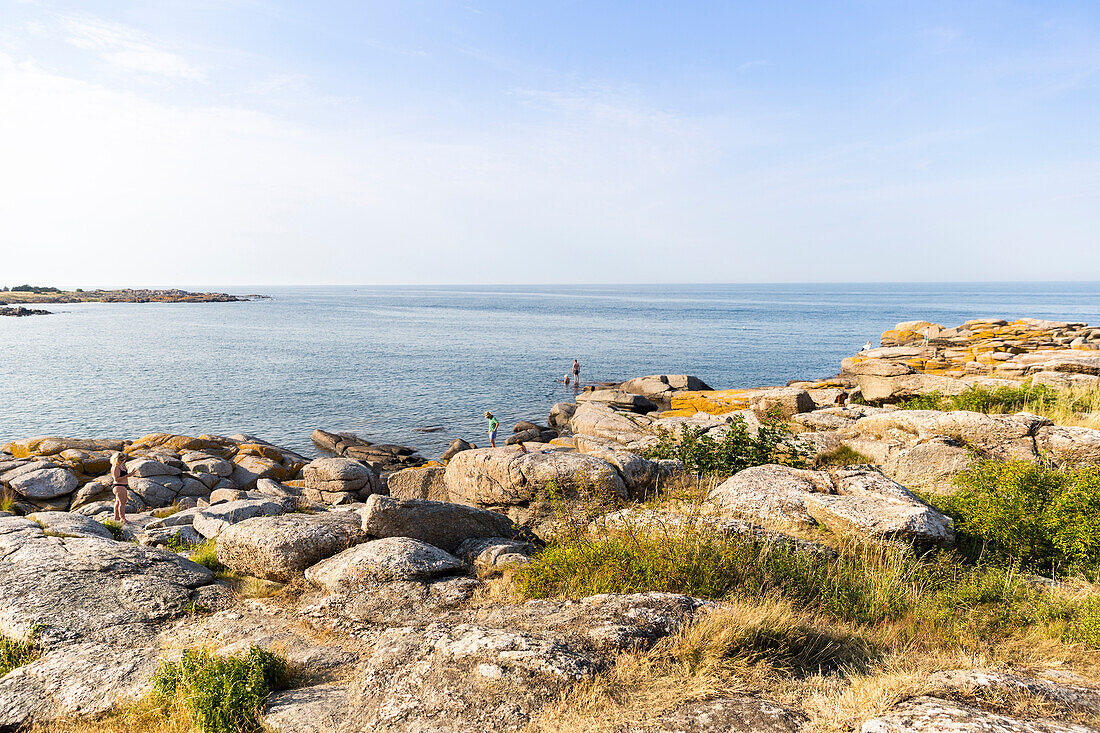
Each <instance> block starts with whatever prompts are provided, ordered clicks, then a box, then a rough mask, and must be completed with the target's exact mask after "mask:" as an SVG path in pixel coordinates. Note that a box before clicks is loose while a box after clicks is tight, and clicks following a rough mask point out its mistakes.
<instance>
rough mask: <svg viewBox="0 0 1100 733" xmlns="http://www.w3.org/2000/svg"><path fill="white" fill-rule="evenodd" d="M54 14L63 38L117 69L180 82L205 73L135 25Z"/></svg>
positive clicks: (193, 78)
mask: <svg viewBox="0 0 1100 733" xmlns="http://www.w3.org/2000/svg"><path fill="white" fill-rule="evenodd" d="M53 15H54V17H55V18H56V20H57V22H58V25H59V33H60V35H61V36H62V40H64V41H65V42H66V43H68V44H69V45H71V46H74V47H76V48H79V49H82V50H85V51H91V52H93V53H95V54H96V55H98V56H99V58H100V59H101V60H103V61H104V62H105V63H107V64H110V65H111V66H114V67H115V68H118V69H121V70H123V71H127V72H131V73H138V74H148V75H152V76H161V77H166V78H169V79H175V80H179V81H197V80H200V79H202V78H204V76H205V75H204V73H203V71H202V69H200V68H199V67H197V66H195V65H194V64H191V63H190V62H188V61H187V60H186V59H185V58H184V57H183V56H181V55H179V54H177V53H174V52H172V51H170V50H168V49H166V48H164V47H162V46H160V45H158V44H156V43H155V42H153V41H152V40H151V39H150V38H149V37H148V36H146V35H145V34H144V33H142V32H141V31H139V30H137V29H136V28H131V27H130V26H127V25H122V24H121V23H110V22H107V21H103V20H99V19H97V18H91V17H88V16H80V15H67V14H63V13H53Z"/></svg>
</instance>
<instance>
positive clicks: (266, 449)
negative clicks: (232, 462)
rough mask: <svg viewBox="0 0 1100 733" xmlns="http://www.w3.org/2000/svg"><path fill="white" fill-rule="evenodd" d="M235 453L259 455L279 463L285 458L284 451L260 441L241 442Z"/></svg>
mask: <svg viewBox="0 0 1100 733" xmlns="http://www.w3.org/2000/svg"><path fill="white" fill-rule="evenodd" d="M237 455H245V456H260V457H261V458H269V459H271V460H273V461H278V462H279V463H282V462H283V461H284V460H285V458H286V453H285V452H284V451H282V450H281V449H279V448H276V447H275V446H273V445H263V444H261V443H242V444H241V445H239V446H237Z"/></svg>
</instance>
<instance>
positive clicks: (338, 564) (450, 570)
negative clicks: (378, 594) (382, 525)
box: [305, 537, 468, 592]
mask: <svg viewBox="0 0 1100 733" xmlns="http://www.w3.org/2000/svg"><path fill="white" fill-rule="evenodd" d="M467 569H468V566H467V565H466V564H465V563H463V562H462V561H461V560H459V559H458V558H457V557H455V556H454V555H452V554H450V553H449V552H445V551H444V550H441V549H439V548H438V547H434V546H433V545H429V544H428V543H426V542H421V541H420V540H414V539H410V538H408V537H385V538H383V539H379V540H369V541H367V542H363V543H361V544H358V545H356V546H354V547H350V548H348V549H347V550H344V551H343V552H340V553H338V554H336V555H333V556H332V557H329V558H326V559H325V560H322V561H321V562H319V563H317V564H316V565H313V566H311V567H309V568H307V569H306V572H305V576H306V580H308V581H309V582H311V583H313V584H314V585H317V586H320V587H322V588H324V589H325V590H327V591H329V592H335V591H338V590H345V589H349V588H354V587H355V586H361V585H363V584H365V583H369V582H388V581H393V580H429V579H431V578H437V577H439V576H441V575H452V574H454V573H461V572H465V571H466V570H467Z"/></svg>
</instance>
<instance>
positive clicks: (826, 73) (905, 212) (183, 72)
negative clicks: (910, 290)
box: [0, 0, 1100, 288]
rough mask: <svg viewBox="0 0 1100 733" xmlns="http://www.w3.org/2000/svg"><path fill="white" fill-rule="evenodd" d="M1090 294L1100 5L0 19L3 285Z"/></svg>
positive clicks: (224, 12) (1096, 228)
mask: <svg viewBox="0 0 1100 733" xmlns="http://www.w3.org/2000/svg"><path fill="white" fill-rule="evenodd" d="M986 280H1100V3H1097V2H1095V0H1082V1H1079V2H1059V1H1058V0H1049V1H1045V2H1005V1H992V0H990V1H981V0H979V1H974V2H970V1H966V0H952V1H950V2H938V1H937V0H922V1H921V2H917V3H914V2H911V0H904V1H901V0H899V1H897V2H891V1H889V0H868V1H866V2H860V1H859V0H849V1H845V2H821V1H820V0H809V1H805V2H795V1H791V2H779V3H762V2H758V1H756V0H752V1H749V2H693V1H692V0H677V1H676V2H650V1H646V0H642V1H634V2H601V1H600V0H584V1H583V2H582V1H578V2H573V1H570V0H560V1H555V2H530V1H526V0H501V1H500V2H475V1H473V0H465V1H458V2H448V1H446V0H438V1H429V2H421V1H418V0H402V1H401V2H393V0H387V1H386V2H375V1H374V0H356V1H353V2H325V1H323V0H318V1H316V2H275V1H268V0H220V1H219V0H168V1H164V2H68V3H52V2H46V1H43V2H38V1H37V0H30V1H27V2H19V1H17V0H0V285H5V284H7V285H14V284H19V283H24V282H30V283H34V284H51V285H58V286H63V287H85V288H88V287H112V286H148V287H155V286H171V287H175V286H179V287H187V286H192V285H204V286H227V287H229V286H245V285H295V284H301V285H307V284H308V285H324V284H333V285H358V284H390V283H393V284H406V283H656V282H667V283H679V282H706V283H715V282H857V281H878V282H884V281H885V282H893V281H986Z"/></svg>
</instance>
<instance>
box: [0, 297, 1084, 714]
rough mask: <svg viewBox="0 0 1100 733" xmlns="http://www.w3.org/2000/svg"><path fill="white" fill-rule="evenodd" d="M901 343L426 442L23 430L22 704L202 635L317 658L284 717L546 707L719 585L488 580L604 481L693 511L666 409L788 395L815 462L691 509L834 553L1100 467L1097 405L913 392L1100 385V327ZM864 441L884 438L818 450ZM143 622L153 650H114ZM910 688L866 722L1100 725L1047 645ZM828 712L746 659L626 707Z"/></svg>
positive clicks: (81, 701) (782, 411)
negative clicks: (676, 497)
mask: <svg viewBox="0 0 1100 733" xmlns="http://www.w3.org/2000/svg"><path fill="white" fill-rule="evenodd" d="M126 292H149V291H126ZM169 292H178V291H169ZM5 295H6V294H5ZM83 295H87V296H93V297H92V298H88V299H96V298H95V297H94V296H95V294H94V293H87V294H83ZM183 295H192V294H183ZM200 297H201V296H200ZM147 299H150V300H151V299H153V297H152V296H148V297H147ZM180 299H184V298H183V297H182V296H181V297H180ZM226 299H234V298H232V296H226ZM59 302H72V301H59ZM881 343H882V345H881V346H880V347H878V348H874V349H869V350H867V351H863V352H860V353H859V354H856V355H854V356H852V357H850V358H848V359H845V360H844V362H843V364H842V365H841V371H840V373H839V374H838V375H836V376H835V377H832V378H829V379H825V380H808V381H796V382H792V383H790V384H788V385H783V386H774V387H745V388H737V389H722V390H714V389H711V388H710V387H709V386H708V385H707V384H706V383H704V382H703V381H702V380H701V379H699V378H698V377H695V376H690V375H651V376H643V377H638V378H634V379H630V380H628V381H626V382H623V383H621V384H615V385H601V388H598V389H589V390H586V391H583V392H582V393H580V394H579V395H578V397H577V399H576V402H574V403H561V404H557V405H555V406H554V407H553V408H552V409H551V410H550V412H549V414H548V415H547V416H546V417H545V419H542V418H541V417H538V418H535V419H532V420H524V421H520V422H518V423H517V424H515V426H514V430H513V434H512V436H511V437H509V438H508V439H507V440H506V441H504V442H505V445H503V446H501V447H499V448H484V447H482V448H478V447H475V446H474V445H472V444H471V443H469V442H466V441H463V440H456V441H455V442H454V443H452V445H451V446H450V448H449V450H448V451H447V452H446V453H445V454H443V455H442V456H439V457H438V458H435V459H433V460H428V459H425V458H424V457H423V456H421V455H420V454H419V453H418V452H417V451H416V450H415V449H414V448H411V447H408V446H398V445H392V444H373V443H371V442H369V441H366V440H363V439H361V438H358V437H357V436H354V435H347V434H338V433H331V432H327V431H325V430H320V429H319V430H317V431H316V432H315V433H314V434H313V440H314V442H315V443H316V444H317V445H318V447H319V448H320V449H321V450H322V451H323V452H324V453H325V454H326V457H322V458H318V459H314V460H309V459H307V458H306V457H303V456H301V455H299V454H297V453H295V452H293V451H289V450H286V449H283V448H280V447H278V446H275V445H271V444H270V443H268V442H265V441H264V440H262V439H261V438H258V437H256V436H251V435H232V436H213V435H200V436H181V435H171V434H152V435H146V436H143V437H139V438H125V439H124V438H110V439H102V438H95V439H77V438H61V437H36V438H28V439H24V440H17V441H14V442H11V443H8V444H5V445H3V446H0V487H2V489H3V491H4V493H5V495H6V497H7V502H6V504H5V511H3V512H0V633H2V634H3V635H4V636H7V637H10V638H23V637H29V636H33V637H34V638H35V640H36V641H35V643H36V644H37V646H38V648H39V652H40V653H39V655H38V656H37V658H36V659H34V660H33V661H31V662H29V663H27V664H25V665H22V666H20V667H17V668H16V669H15V670H13V671H12V672H10V673H8V674H7V675H5V676H4V677H2V678H0V730H17V729H19V728H20V727H22V726H27V725H31V724H35V723H44V722H48V721H56V720H63V719H70V718H72V717H73V716H76V717H85V718H86V717H89V716H95V715H98V714H102V713H104V712H105V711H108V710H110V709H112V708H113V707H114V706H117V705H119V704H120V703H122V702H123V701H125V700H130V699H134V698H136V697H139V696H140V695H142V694H144V693H145V692H146V691H147V690H148V689H149V687H150V680H151V678H152V675H153V673H154V671H155V669H156V666H157V660H158V659H160V658H164V657H165V656H166V655H167V656H171V655H172V654H174V653H178V651H177V652H173V651H172V650H179V649H182V648H186V647H189V646H195V645H202V646H205V647H209V648H212V649H214V650H216V651H217V652H218V653H226V654H228V653H234V651H240V650H242V649H245V650H246V649H247V648H248V647H249V646H250V645H258V646H261V647H263V648H276V649H279V650H283V652H284V653H285V654H286V656H287V658H288V660H289V662H290V664H291V666H292V668H294V669H296V670H298V673H299V677H298V681H297V683H296V684H294V685H293V686H292V687H291V688H289V689H286V690H282V691H278V692H275V693H274V694H272V695H271V697H270V698H269V699H268V700H267V703H266V705H265V707H264V709H263V711H262V721H263V723H264V725H266V726H268V727H269V728H270V729H271V730H274V731H286V732H296V733H297V732H305V731H321V730H340V731H368V730H370V731H414V730H415V731H427V730H433V731H456V732H457V731H472V730H482V729H485V728H491V729H495V730H514V731H519V730H525V729H527V728H528V727H529V726H532V725H535V724H536V723H538V721H539V720H541V718H540V716H541V715H543V714H544V713H545V712H546V711H547V710H548V709H550V708H552V706H553V705H555V704H556V702H557V701H559V700H561V699H562V696H563V695H568V694H573V693H576V692H577V691H578V690H580V689H581V688H582V687H583V686H585V685H591V684H594V683H595V682H596V681H597V680H600V679H603V675H606V674H608V673H609V670H612V669H613V668H615V665H616V664H617V662H618V660H620V659H624V658H626V656H627V655H644V654H645V653H647V650H654V649H658V648H662V647H661V645H662V644H667V643H668V642H667V640H668V639H670V638H671V637H673V636H675V635H677V634H681V633H684V632H685V630H688V629H690V628H692V626H693V624H698V623H704V622H705V621H706V619H708V618H710V617H711V616H712V615H713V614H715V613H720V612H721V609H722V608H723V604H722V603H721V602H719V601H714V600H705V599H701V598H695V597H692V596H689V595H681V594H676V593H658V592H640V593H608V594H601V595H594V596H589V597H584V598H579V599H571V600H565V599H562V600H531V601H526V602H517V601H515V600H508V599H502V598H501V597H498V596H497V595H494V592H493V588H495V587H496V586H495V585H494V582H496V581H495V580H494V579H499V578H501V577H505V576H506V574H507V573H509V572H511V571H512V570H513V569H515V568H517V567H520V566H523V565H524V564H526V563H530V562H531V561H532V560H531V559H532V558H533V557H537V556H538V554H539V553H540V552H541V551H542V550H543V548H544V547H545V546H546V544H547V540H548V538H551V537H553V536H554V535H555V533H556V532H559V531H560V530H561V523H562V521H563V520H562V511H563V509H562V507H563V506H564V507H566V511H569V507H573V506H576V507H587V505H586V504H585V503H584V502H585V500H586V498H587V497H591V496H599V497H604V498H605V500H607V501H609V502H610V503H611V504H613V505H614V509H615V511H614V512H613V513H609V514H606V515H604V516H601V517H599V518H593V519H592V521H593V522H596V525H595V526H597V527H610V526H613V525H615V524H616V523H619V524H622V523H624V522H625V523H630V524H631V526H635V527H659V528H663V529H662V531H664V529H667V528H668V527H674V526H677V523H681V524H682V523H684V522H687V521H689V520H690V521H698V517H694V518H689V517H687V516H686V515H684V514H683V513H681V510H680V509H678V508H677V507H676V506H675V505H671V504H643V503H642V501H643V500H644V499H647V498H651V497H654V496H657V495H660V494H661V493H662V492H663V491H665V489H666V487H668V486H670V485H673V484H674V483H675V482H676V481H678V480H681V479H683V478H684V477H685V468H684V464H683V463H681V462H680V461H679V460H673V459H659V458H653V457H647V456H648V455H651V453H650V451H651V450H652V449H653V448H654V447H655V446H657V445H658V444H659V443H661V442H662V441H665V440H668V439H669V437H670V436H671V437H672V438H675V437H676V436H682V435H684V434H686V433H689V432H690V434H692V435H696V436H698V435H705V436H709V437H710V438H713V439H716V440H718V439H721V438H722V437H723V436H725V435H727V434H729V432H730V431H732V430H737V429H739V426H742V425H744V426H746V427H747V429H748V430H749V431H750V433H752V434H755V433H756V431H757V430H759V429H760V428H761V426H762V425H765V424H768V423H769V421H774V420H781V421H783V422H784V424H785V425H787V426H789V428H790V429H791V430H793V431H795V432H796V437H797V439H798V441H799V442H800V445H801V446H802V448H803V449H804V450H805V452H806V455H807V456H808V458H809V460H810V466H809V467H806V468H793V467H789V466H784V465H758V466H753V467H750V468H746V469H744V470H741V471H738V472H737V473H734V474H733V475H731V476H729V477H728V478H726V479H725V480H722V481H721V482H719V483H717V484H715V485H713V486H709V487H707V491H706V494H705V496H704V497H703V498H702V502H701V504H700V505H699V507H697V510H698V511H701V512H703V516H704V521H705V525H706V526H707V527H709V528H712V529H713V530H714V531H715V532H719V533H723V534H725V535H738V536H745V537H749V538H755V539H760V540H761V541H766V542H768V543H778V544H780V545H782V546H783V547H787V548H791V552H792V553H793V554H794V555H795V556H798V555H800V554H802V553H806V554H808V555H811V556H813V557H815V558H825V561H828V560H829V558H835V557H836V555H837V553H836V550H835V549H833V547H832V546H830V545H829V543H828V542H826V540H828V539H829V538H842V537H845V538H855V539H857V540H859V541H864V542H872V543H873V542H883V543H904V544H905V546H907V547H913V548H917V550H918V551H920V552H925V551H931V550H934V549H935V548H950V547H952V546H953V545H954V544H955V542H956V531H955V527H954V525H953V522H952V520H951V519H950V518H948V517H947V516H945V515H944V514H943V513H941V512H940V511H938V510H937V509H935V508H934V507H933V506H931V505H930V504H929V503H926V501H925V500H924V499H922V498H921V496H924V497H925V499H927V498H928V495H929V493H934V492H943V491H950V490H951V479H952V478H953V477H955V476H957V475H958V474H959V473H961V472H962V471H964V470H966V468H967V467H968V466H970V465H972V464H973V463H974V462H975V461H980V460H983V459H985V458H1004V459H1012V460H1023V461H1031V462H1035V463H1036V464H1042V465H1048V466H1054V467H1062V468H1074V467H1082V466H1097V465H1100V430H1095V429H1090V428H1086V427H1080V426H1074V425H1059V424H1055V422H1054V421H1052V420H1051V419H1049V418H1045V417H1040V416H1038V415H1034V414H1028V413H1018V414H1004V415H1001V414H986V413H981V412H969V411H963V410H914V409H899V408H898V407H897V404H896V403H898V402H899V401H901V400H904V399H907V398H910V397H913V396H922V395H923V396H928V395H957V394H962V393H964V392H965V391H966V390H967V389H970V388H972V387H974V386H985V387H1002V386H1014V387H1015V386H1021V385H1043V386H1047V387H1050V388H1058V389H1067V388H1076V389H1083V388H1096V387H1100V328H1091V327H1088V326H1086V325H1085V324H1077V323H1054V322H1049V321H1037V320H1033V319H1023V320H1019V321H1013V322H1007V321H998V320H983V321H968V322H967V323H965V324H963V325H962V326H958V327H952V328H944V327H942V326H940V325H938V324H932V323H928V322H924V321H914V322H907V323H902V324H898V326H897V327H896V328H895V329H892V330H891V331H887V332H886V333H885V334H883V336H882V339H881ZM841 449H845V450H848V451H851V452H852V453H853V454H854V455H858V456H859V457H860V458H861V459H862V460H863V462H860V463H853V464H849V465H831V464H829V463H828V461H822V460H819V459H822V458H824V457H827V456H829V455H833V454H836V453H837V451H838V450H841ZM113 452H122V453H124V454H125V456H126V459H127V463H126V467H127V469H128V471H129V475H130V477H131V478H130V487H131V490H130V504H129V506H128V511H129V512H130V522H129V523H128V524H127V525H125V526H124V527H117V526H113V525H112V524H111V523H110V522H107V521H106V520H108V519H109V518H110V516H111V511H112V499H111V481H110V478H109V476H108V469H109V458H110V456H111V454H112V453H113ZM579 511H580V510H579V509H578V512H579ZM586 511H587V509H586ZM582 516H583V519H584V521H585V522H587V521H589V517H588V515H587V514H584V515H582ZM818 540H821V541H820V542H819V541H818ZM204 543H205V546H209V547H213V548H214V552H215V553H216V558H217V560H218V562H219V563H221V564H222V565H224V566H225V568H228V570H229V571H230V572H232V573H233V574H235V576H236V577H238V578H250V579H257V580H258V581H263V582H266V583H271V584H287V585H286V587H287V588H293V589H294V591H293V592H292V593H291V592H283V593H281V594H278V595H273V596H271V597H263V596H260V597H256V596H252V597H249V595H248V594H243V593H242V592H241V591H240V587H239V586H236V585H234V584H232V583H230V582H227V581H226V580H225V579H224V577H216V576H215V574H214V573H213V572H212V571H211V570H210V569H209V568H208V567H205V566H203V565H200V564H198V563H196V562H194V561H193V558H195V557H196V555H195V554H194V550H193V549H189V548H196V547H202V546H204ZM502 574H503V575H502ZM1052 592H1053V591H1052ZM123 630H124V631H123ZM120 643H124V644H125V645H126V646H127V647H129V648H131V649H132V653H131V652H129V651H128V652H127V653H126V654H119V652H118V644H120ZM631 658H635V657H631ZM636 658H638V659H642V658H644V657H641V656H639V657H636ZM585 689H588V688H585ZM913 689H914V690H918V689H919V693H917V692H915V693H914V694H912V695H909V696H903V697H900V698H899V699H894V698H889V699H884V700H882V701H878V702H876V703H875V704H874V705H871V706H870V707H869V708H868V712H867V713H866V714H865V715H864V716H863V717H861V718H859V719H858V720H856V721H855V722H856V724H857V727H856V728H855V729H856V730H860V731H862V732H863V733H880V732H897V733H902V732H909V731H913V732H916V731H926V732H929V733H932V732H934V731H955V730H982V731H986V730H988V731H1010V732H1011V731H1021V732H1023V731H1043V732H1045V733H1055V732H1060V731H1065V732H1067V733H1068V732H1077V733H1080V732H1082V731H1089V730H1095V728H1089V727H1087V726H1085V725H1078V724H1075V723H1070V722H1061V721H1062V720H1063V716H1065V715H1069V713H1068V712H1066V711H1072V712H1073V715H1075V716H1077V717H1076V718H1074V719H1079V718H1080V717H1081V716H1082V715H1084V716H1086V717H1087V716H1089V715H1091V716H1093V718H1097V719H1100V685H1098V684H1097V683H1095V682H1091V681H1089V680H1088V679H1086V678H1082V677H1077V676H1066V675H1064V674H1063V675H1062V676H1059V673H1058V671H1057V670H1051V669H1046V668H1021V669H1015V670H1007V669H999V670H990V669H985V668H958V667H956V666H951V667H948V668H945V669H943V670H941V671H938V672H936V673H935V674H929V675H927V677H926V678H925V679H923V680H922V681H921V682H920V684H919V686H918V687H914V688H913ZM975 690H986V691H987V692H988V694H984V696H983V695H976V694H975V693H974V691H975ZM964 691H965V694H964ZM1015 695H1025V696H1027V697H1028V699H1029V700H1030V699H1032V698H1035V699H1039V698H1041V699H1042V700H1044V701H1045V702H1044V703H1043V705H1044V706H1045V707H1041V709H1042V710H1043V711H1045V714H1044V715H1042V716H1038V717H1036V716H1035V715H1033V714H1031V713H1028V712H1027V711H1026V710H1025V711H1024V712H1014V708H1013V706H1012V705H1011V704H1004V703H1003V701H1004V699H1006V697H1007V698H1012V697H1013V696H1015ZM996 700H1000V701H1002V702H999V703H996V704H994V702H991V701H996ZM1021 710H1022V708H1021ZM1082 711H1084V712H1082ZM1093 718H1088V719H1090V720H1091V719H1093ZM808 721H809V717H808V714H807V712H806V711H804V710H802V709H799V708H798V707H797V706H796V705H793V704H788V703H782V704H781V703H780V702H777V701H776V700H774V699H770V698H769V697H768V696H766V695H762V694H759V693H754V691H753V685H752V684H747V685H744V686H742V687H740V688H738V689H736V690H734V689H729V690H712V691H710V692H708V693H706V694H698V695H695V696H693V697H690V698H686V699H683V700H679V701H676V702H675V704H663V706H661V707H660V709H654V711H653V712H652V715H649V716H648V717H646V719H645V720H641V719H639V720H636V721H630V722H628V723H627V724H624V727H620V728H616V730H638V731H654V732H655V731H669V732H671V731H675V732H678V733H704V732H710V731H714V732H717V731H784V732H790V731H804V730H805V731H808V730H810V729H811V728H809V727H807V726H808V725H809V723H808ZM540 729H543V730H544V729H553V727H550V728H545V727H544V728H540Z"/></svg>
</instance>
